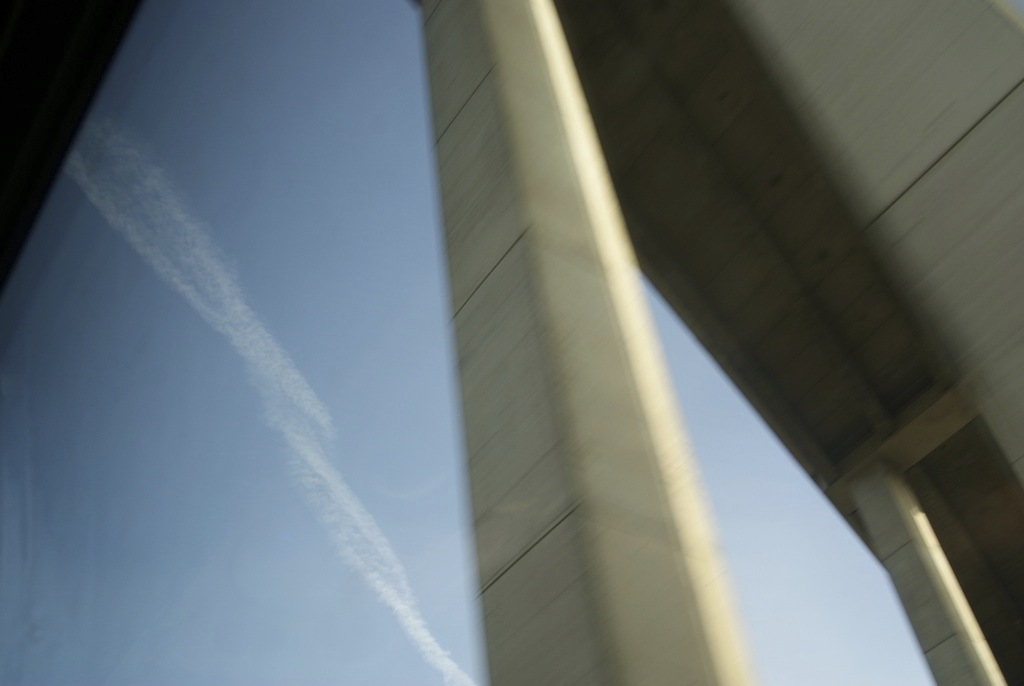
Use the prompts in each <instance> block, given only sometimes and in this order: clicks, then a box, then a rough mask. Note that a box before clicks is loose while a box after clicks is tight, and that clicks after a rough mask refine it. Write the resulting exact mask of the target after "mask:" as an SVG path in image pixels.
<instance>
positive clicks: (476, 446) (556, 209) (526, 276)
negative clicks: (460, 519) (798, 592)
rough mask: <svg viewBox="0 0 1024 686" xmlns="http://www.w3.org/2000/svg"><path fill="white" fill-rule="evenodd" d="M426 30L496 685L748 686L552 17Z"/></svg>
mask: <svg viewBox="0 0 1024 686" xmlns="http://www.w3.org/2000/svg"><path fill="white" fill-rule="evenodd" d="M424 18H425V25H424V30H425V35H426V44H427V52H428V65H429V72H430V82H431V90H432V95H433V105H434V126H435V131H436V136H437V145H436V154H437V160H438V166H439V171H440V180H441V192H442V199H443V205H444V214H445V235H446V239H447V247H448V258H449V270H450V280H451V295H452V310H453V312H454V316H453V320H454V326H455V331H456V339H457V344H458V356H459V372H460V381H461V388H462V399H463V413H464V423H465V432H466V450H467V460H468V468H469V481H470V487H471V491H472V500H473V510H474V524H475V531H476V545H477V557H478V570H479V577H480V584H481V597H482V604H483V608H484V615H485V617H484V623H485V633H486V640H487V647H488V659H489V665H490V674H491V681H492V683H493V684H523V685H527V684H529V685H530V686H533V685H535V684H570V683H572V684H575V683H579V684H669V683H671V684H692V685H693V686H698V685H712V684H716V685H717V684H722V685H725V684H728V685H737V686H738V685H740V684H746V683H749V675H748V668H747V661H746V657H745V655H744V650H743V647H742V641H741V639H740V638H739V636H738V635H737V632H736V630H735V628H734V620H733V611H732V608H731V607H730V601H729V598H728V594H727V592H726V590H725V588H724V581H723V578H724V575H723V574H722V568H721V563H720V561H719V559H718V553H717V551H716V549H715V543H714V540H713V536H712V532H711V530H710V525H709V521H708V516H707V513H706V505H705V502H704V496H703V494H702V491H701V487H700V484H699V480H698V477H697V473H696V468H695V467H694V465H693V462H692V458H691V456H690V455H689V453H688V448H687V445H686V442H685V439H684V437H683V436H682V434H681V431H680V428H679V426H678V424H677V419H676V417H677V410H676V408H675V407H674V405H673V402H672V399H671V397H670V395H669V392H668V389H667V385H666V384H667V381H666V373H665V370H664V369H663V365H662V362H661V359H660V352H659V350H658V348H657V345H656V342H655V339H654V336H653V332H652V327H651V323H650V321H649V319H648V314H647V312H646V305H645V302H644V299H643V294H642V291H641V286H640V281H639V275H638V269H637V265H636V260H635V257H634V255H633V252H632V249H631V247H630V245H629V243H628V240H627V238H626V234H625V231H624V227H623V224H622V219H621V216H620V212H619V208H618V206H617V203H616V201H615V198H614V194H613V193H612V192H611V187H610V182H609V180H608V175H607V171H606V169H605V165H604V162H603V159H602V158H601V155H600V152H599V148H598V146H597V143H596V137H595V134H594V132H593V127H592V124H591V122H590V120H589V115H588V113H587V109H586V106H585V104H584V102H583V98H582V94H581V92H580V89H579V85H578V83H577V81H576V77H575V72H574V70H573V67H572V65H571V59H570V58H569V55H568V51H567V48H566V46H565V44H564V37H563V36H562V34H561V30H560V27H559V25H558V21H557V17H556V15H555V12H554V9H553V7H552V5H551V3H550V1H549V0H479V1H476V0H440V2H427V3H425V5H424Z"/></svg>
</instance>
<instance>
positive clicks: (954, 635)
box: [924, 631, 958, 657]
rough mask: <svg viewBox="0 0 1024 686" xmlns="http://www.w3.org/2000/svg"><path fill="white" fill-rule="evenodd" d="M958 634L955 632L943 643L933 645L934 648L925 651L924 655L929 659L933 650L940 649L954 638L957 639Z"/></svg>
mask: <svg viewBox="0 0 1024 686" xmlns="http://www.w3.org/2000/svg"><path fill="white" fill-rule="evenodd" d="M957 633H958V632H956V631H954V632H953V633H951V634H950V635H949V636H946V637H945V638H944V639H942V640H941V641H939V642H938V643H936V644H935V645H933V646H932V647H931V648H929V649H928V650H926V651H924V655H925V657H928V653H930V652H932V651H933V650H935V649H936V648H938V647H939V646H941V645H942V644H943V643H946V642H948V641H951V640H953V639H954V638H956V637H957Z"/></svg>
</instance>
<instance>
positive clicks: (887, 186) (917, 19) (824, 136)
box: [730, 0, 1024, 478]
mask: <svg viewBox="0 0 1024 686" xmlns="http://www.w3.org/2000/svg"><path fill="white" fill-rule="evenodd" d="M730 2H731V5H732V6H733V8H734V10H735V11H736V13H737V15H738V16H739V17H741V18H742V21H743V22H744V24H745V25H746V26H747V27H748V29H750V31H751V32H752V34H753V35H754V36H755V38H756V41H757V42H758V43H759V45H760V46H761V49H762V51H763V53H764V54H765V55H766V56H767V57H768V58H769V60H770V63H771V65H772V68H773V70H774V71H775V73H776V74H777V75H778V76H779V77H780V80H781V81H782V83H783V84H784V86H785V88H786V89H787V90H788V92H789V93H790V95H791V97H792V99H793V101H794V102H795V103H796V104H797V110H798V113H799V115H800V116H801V117H802V119H803V120H804V121H805V122H806V123H807V125H808V126H809V127H810V129H811V130H812V131H813V132H814V134H815V137H816V138H817V140H818V142H819V143H820V144H821V146H822V148H823V150H824V151H825V152H826V153H827V155H828V156H829V158H830V161H831V162H832V163H833V164H834V165H835V169H836V171H837V173H838V174H839V176H840V179H841V180H842V181H843V182H844V184H845V188H846V190H847V192H848V193H849V195H850V198H851V200H852V201H853V205H854V208H855V210H856V211H857V213H858V215H859V216H860V218H861V220H862V221H863V222H864V226H865V227H866V229H867V235H868V236H869V238H870V239H871V240H872V241H873V242H874V243H875V244H876V245H877V246H879V248H880V253H881V254H882V255H883V258H884V259H885V260H886V261H887V262H888V266H889V268H890V269H891V271H892V272H893V275H894V277H895V280H896V282H897V283H898V284H900V285H901V286H902V287H903V289H904V295H905V296H906V299H907V301H908V302H909V304H911V305H912V306H914V307H915V308H916V309H917V310H918V313H919V314H920V315H921V316H922V318H923V319H924V320H925V322H926V324H927V325H928V326H929V327H930V328H931V330H932V331H934V332H937V333H938V335H939V339H940V345H941V346H942V347H943V348H944V349H945V350H946V351H947V352H948V353H949V354H950V355H951V357H952V359H953V361H954V363H955V364H956V365H957V366H958V367H959V369H960V372H961V374H962V375H963V377H964V378H965V379H966V380H967V381H968V382H969V384H968V385H969V388H970V389H971V390H973V391H974V393H975V394H976V396H977V400H978V403H979V405H980V407H981V409H982V411H983V413H984V415H985V419H986V420H987V422H988V424H989V426H990V427H991V428H992V430H993V432H994V433H995V435H996V438H997V440H998V441H999V443H1000V445H1001V447H1002V448H1003V450H1004V452H1005V453H1006V455H1007V457H1008V459H1009V460H1010V462H1011V463H1013V464H1014V466H1015V468H1016V469H1017V471H1018V474H1019V475H1021V476H1022V478H1024V460H1022V458H1024V428H1022V427H1024V421H1022V420H1024V307H1021V304H1020V300H1021V299H1022V297H1024V269H1022V268H1021V267H1020V265H1021V263H1022V258H1024V228H1022V226H1024V126H1022V124H1021V122H1024V88H1022V86H1021V83H1022V81H1024V33H1022V30H1021V22H1020V21H1019V20H1018V19H1016V18H1015V17H1014V15H1013V14H1012V12H1009V11H1007V8H1006V6H1005V5H1004V4H1003V3H992V2H989V1H988V0H877V1H871V2H838V1H832V0H830V1H828V2H821V1H820V0H730Z"/></svg>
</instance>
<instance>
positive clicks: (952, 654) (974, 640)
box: [852, 467, 1006, 686]
mask: <svg viewBox="0 0 1024 686" xmlns="http://www.w3.org/2000/svg"><path fill="white" fill-rule="evenodd" d="M852 491H853V497H854V501H855V503H856V505H857V511H858V513H859V515H860V518H861V520H862V521H863V522H864V526H865V528H866V529H867V533H868V537H869V539H870V540H871V544H872V548H873V549H874V552H875V555H877V556H878V559H879V560H881V561H882V564H883V565H884V566H885V569H886V570H887V571H888V572H889V576H890V577H891V578H892V582H893V585H894V586H895V587H896V592H897V593H898V594H899V596H900V599H901V600H902V601H903V608H904V610H905V611H906V613H907V617H908V618H909V619H910V624H911V626H913V628H914V632H915V633H916V634H917V641H918V643H919V644H920V645H921V649H922V650H923V651H924V654H925V657H926V658H927V660H928V666H929V667H930V668H931V670H932V675H933V676H934V677H935V683H936V684H938V686H1006V681H1005V680H1004V679H1003V676H1002V674H1001V673H1000V671H999V667H998V666H997V664H996V661H995V658H993V656H992V651H991V650H990V649H989V646H988V643H987V642H986V641H985V637H984V636H983V635H982V633H981V629H980V628H979V627H978V622H977V620H976V619H975V618H974V614H973V613H972V612H971V609H970V606H969V605H968V604H967V599H966V598H964V594H963V591H962V590H961V589H960V585H959V584H958V583H957V581H956V577H955V576H954V574H953V570H952V569H951V568H950V566H949V562H948V561H947V560H946V556H945V554H944V553H943V552H942V548H941V547H940V546H939V542H938V540H937V539H936V538H935V533H934V532H933V531H932V527H931V524H929V522H928V518H927V517H926V516H925V514H924V512H923V511H922V510H921V508H920V506H919V505H918V503H917V499H916V498H915V497H914V494H913V493H912V492H911V490H910V488H909V487H908V486H907V484H906V483H905V482H904V480H903V478H902V477H901V476H898V475H896V474H893V473H891V472H890V471H888V470H885V469H882V468H880V467H875V468H872V469H870V470H868V471H867V472H865V473H864V474H862V475H860V476H858V477H857V479H856V480H855V481H854V482H853V484H852Z"/></svg>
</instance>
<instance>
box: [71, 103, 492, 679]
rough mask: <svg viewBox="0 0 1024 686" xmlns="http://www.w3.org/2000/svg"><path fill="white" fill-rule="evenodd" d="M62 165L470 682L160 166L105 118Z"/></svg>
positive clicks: (406, 616) (386, 595)
mask: <svg viewBox="0 0 1024 686" xmlns="http://www.w3.org/2000/svg"><path fill="white" fill-rule="evenodd" d="M64 168H65V171H66V173H67V174H69V175H70V177H71V178H72V179H73V180H74V181H75V182H76V183H77V184H78V185H79V187H81V189H82V191H83V192H84V193H85V195H86V197H88V198H89V200H90V202H92V204H93V205H95V207H96V209H97V210H99V212H100V214H101V215H102V216H103V218H104V219H106V221H107V222H108V223H109V224H110V225H111V227H113V228H114V229H115V230H116V231H117V232H118V233H119V234H121V236H122V237H124V239H125V240H126V241H128V243H129V244H131V246H132V247H133V248H134V249H135V250H136V252H138V253H139V255H140V256H141V257H142V258H143V259H144V260H145V261H146V262H147V263H149V265H150V266H151V267H152V268H153V269H154V270H155V271H156V272H157V274H159V276H160V277H161V278H162V279H163V280H164V281H166V282H167V283H168V284H169V285H170V286H171V287H173V288H174V290H176V291H178V293H180V294H181V295H182V296H183V297H184V298H185V300H186V301H188V303H189V304H190V305H191V306H192V307H193V308H194V309H195V310H196V311H197V312H198V313H199V315H200V316H201V317H202V318H203V319H204V320H206V322H207V323H208V324H209V325H210V326H212V327H213V328H214V329H216V330H217V331H219V332H220V333H221V334H223V335H224V337H225V338H227V339H228V342H230V344H231V346H232V347H233V348H234V349H235V350H236V351H237V352H238V354H239V355H240V356H241V357H242V359H243V360H245V365H246V370H247V371H248V374H249V379H250V381H251V383H252V384H253V386H255V387H256V389H257V390H258V391H259V393H260V396H261V397H262V399H263V408H264V414H265V419H266V422H267V424H268V425H269V426H270V427H272V428H274V429H276V430H277V431H278V432H279V433H280V434H281V436H282V437H283V438H284V440H285V443H286V444H287V445H288V447H289V449H290V450H291V453H292V458H293V459H292V463H293V465H294V474H295V476H296V479H297V481H298V482H299V483H300V484H301V485H302V487H303V489H304V491H305V493H306V495H307V496H308V497H309V499H310V501H311V502H312V504H313V507H314V509H315V510H316V513H317V514H318V515H319V517H320V519H321V521H322V522H323V524H324V525H325V526H326V528H327V530H328V532H329V533H330V535H331V537H332V538H333V539H334V543H335V545H336V546H337V549H338V551H339V552H340V554H341V556H342V558H343V559H344V560H345V561H346V562H347V563H348V564H349V565H350V566H351V567H352V568H353V569H354V570H355V571H356V572H357V573H358V574H359V575H360V576H361V577H362V578H363V580H364V581H365V582H366V583H367V585H369V586H370V587H371V588H372V589H373V590H374V591H375V592H376V594H377V596H378V597H379V598H380V600H381V601H383V602H384V604H385V605H387V606H388V607H389V608H391V610H392V612H394V614H395V616H396V617H397V618H398V622H399V624H400V625H401V627H402V629H403V630H404V631H405V633H406V635H407V636H408V637H409V638H410V640H412V642H413V645H415V647H416V649H417V650H418V651H419V652H420V654H421V655H422V656H423V658H424V659H425V660H426V662H427V663H428V664H430V665H431V666H432V667H434V668H435V669H437V670H438V671H439V672H440V673H441V674H442V676H443V677H444V680H445V683H446V684H450V685H451V686H473V681H472V679H470V678H469V676H468V675H466V673H465V672H463V671H462V669H461V668H460V667H459V666H458V665H457V664H456V663H455V661H454V660H452V658H451V656H450V655H449V654H448V652H447V651H445V650H444V649H443V648H442V647H441V646H440V644H439V643H438V642H437V639H436V638H434V635H433V634H432V633H431V632H430V629H429V628H428V627H427V624H426V621H425V620H424V618H423V615H422V614H421V613H420V610H419V608H418V606H417V603H416V598H415V596H414V595H413V592H412V589H411V588H410V587H409V581H408V579H407V577H406V574H405V568H404V567H403V566H402V563H401V562H400V561H399V560H398V557H397V556H396V554H395V551H394V549H393V548H392V547H391V544H390V543H389V542H388V540H387V537H385V535H384V533H383V532H382V531H381V530H380V527H379V526H377V522H376V521H375V520H374V519H373V517H372V516H371V515H370V513H369V512H367V510H366V508H365V507H364V506H363V504H362V503H361V502H360V501H359V499H358V498H357V497H356V495H355V494H354V493H353V492H352V489H350V488H349V486H348V484H346V483H345V480H344V479H343V478H342V476H341V473H340V472H339V471H338V470H337V469H336V468H335V467H334V465H333V464H332V463H331V461H330V460H329V459H328V457H327V455H328V453H329V448H330V446H331V443H332V441H333V438H334V423H333V421H332V420H331V416H330V413H329V412H328V411H327V408H326V407H325V406H324V404H323V403H322V402H321V401H320V399H319V398H318V397H317V395H316V393H315V392H314V391H313V389H312V388H311V387H310V385H309V383H308V382H307V381H306V379H305V377H303V376H302V374H301V372H299V370H298V369H297V368H296V366H295V363H294V362H292V359H291V357H290V356H289V355H288V353H287V352H286V351H285V349H284V348H282V347H281V344H280V343H278V342H277V339H275V338H274V336H273V334H271V333H270V331H269V330H268V329H267V327H266V326H265V325H264V324H263V322H261V321H260V318H259V317H258V316H257V315H256V313H255V312H254V311H253V309H252V308H251V307H250V306H249V305H248V303H247V302H246V300H245V295H244V293H243V292H242V289H241V287H240V286H239V284H238V281H237V279H236V278H235V276H234V274H232V272H231V270H230V269H228V267H227V265H226V264H225V261H224V259H223V258H222V257H221V256H220V254H219V251H218V250H217V247H216V245H215V244H214V243H213V240H212V239H211V238H210V234H209V232H208V231H207V229H206V227H205V226H204V225H203V224H202V223H201V222H200V221H199V220H197V219H196V218H195V217H193V216H192V215H191V214H190V213H189V211H188V209H187V208H186V207H185V203H184V202H183V201H182V199H181V197H180V196H179V195H178V194H177V193H176V192H175V190H174V188H173V185H172V184H171V183H170V181H169V180H168V178H167V177H166V175H165V174H164V172H163V171H162V170H161V169H160V168H159V167H157V166H156V165H155V164H154V163H153V162H151V161H150V160H149V159H148V158H147V156H146V155H145V154H144V153H143V152H142V148H141V146H140V145H138V144H137V143H136V142H135V141H133V140H132V139H131V138H130V137H129V136H128V135H127V134H126V133H125V132H123V131H121V130H119V129H118V128H117V127H116V126H114V125H113V124H111V123H109V122H108V123H103V124H94V123H88V124H86V125H85V126H84V127H83V130H82V131H81V133H80V134H79V137H78V141H77V143H76V145H75V147H74V149H73V150H72V151H71V153H70V155H69V156H68V159H67V161H66V163H65V167H64Z"/></svg>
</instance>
